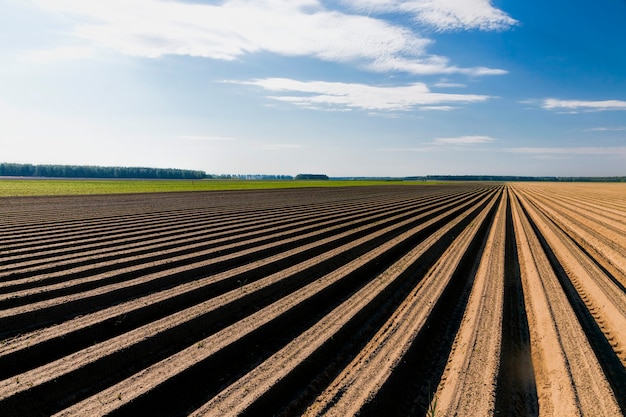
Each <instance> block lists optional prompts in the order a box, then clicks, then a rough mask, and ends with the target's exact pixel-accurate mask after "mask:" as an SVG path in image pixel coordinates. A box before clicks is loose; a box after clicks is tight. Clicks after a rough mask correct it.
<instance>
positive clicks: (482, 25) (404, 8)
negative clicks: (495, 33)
mask: <svg viewBox="0 0 626 417" xmlns="http://www.w3.org/2000/svg"><path fill="white" fill-rule="evenodd" d="M343 3H344V4H347V5H349V6H350V7H352V8H353V9H354V10H358V11H360V12H367V13H408V14H411V15H412V16H413V19H414V20H415V21H416V22H418V23H420V24H424V25H428V26H430V27H433V28H434V29H436V30H439V31H449V30H460V29H479V30H485V31H490V30H503V29H507V28H509V27H510V26H513V25H516V24H517V23H518V22H517V21H516V20H515V19H513V18H511V17H510V16H509V15H508V14H506V13H505V12H503V11H502V10H500V9H497V8H495V7H493V6H492V5H491V1H489V0H344V1H343Z"/></svg>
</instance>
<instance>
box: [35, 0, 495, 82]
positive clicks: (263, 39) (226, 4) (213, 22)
mask: <svg viewBox="0 0 626 417" xmlns="http://www.w3.org/2000/svg"><path fill="white" fill-rule="evenodd" d="M39 4H40V5H41V6H42V7H43V8H46V9H49V10H52V11H55V12H61V13H67V14H71V15H72V16H74V17H75V18H78V20H79V21H82V23H79V24H77V25H76V26H75V28H74V34H75V36H77V37H79V38H81V39H83V40H87V41H89V42H91V43H93V44H95V45H97V46H99V47H103V48H108V49H112V50H115V51H117V52H120V53H124V54H127V55H132V56H140V57H148V58H157V57H161V56H164V55H188V56H196V57H205V58H211V59H218V60H235V59H238V58H240V57H242V56H244V55H246V54H252V53H257V52H269V53H274V54H279V55H283V56H310V57H314V58H317V59H320V60H325V61H332V62H346V63H352V64H355V65H358V66H360V67H362V68H366V69H368V70H370V71H376V72H386V71H403V72H409V73H413V74H438V73H442V74H452V73H460V74H469V75H476V76H480V75H499V74H504V73H506V71H504V70H501V69H494V68H486V67H482V66H478V67H475V68H459V67H457V66H454V65H450V64H449V62H448V59H447V58H445V57H440V56H433V55H429V54H427V52H426V48H427V46H428V45H429V44H430V43H431V42H432V41H431V40H430V39H426V38H423V37H420V36H418V35H417V34H416V33H415V32H413V31H411V30H409V29H407V28H406V27H403V26H398V25H395V24H393V23H391V22H387V21H384V20H382V19H376V18H373V17H368V16H362V15H358V14H347V13H342V12H340V11H338V10H331V9H328V8H326V7H324V6H323V5H322V3H321V2H320V1H319V0H225V1H223V2H220V4H199V3H195V4H191V3H182V2H176V1H162V0H107V1H106V2H103V1H100V0H45V1H44V0H41V1H40V2H39ZM407 12H410V11H407Z"/></svg>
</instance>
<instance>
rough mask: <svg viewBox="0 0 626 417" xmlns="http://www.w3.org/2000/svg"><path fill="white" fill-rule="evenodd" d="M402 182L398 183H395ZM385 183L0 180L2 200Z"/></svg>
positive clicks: (407, 183)
mask: <svg viewBox="0 0 626 417" xmlns="http://www.w3.org/2000/svg"><path fill="white" fill-rule="evenodd" d="M395 182H399V181H395ZM389 183H390V181H385V180H323V181H315V180H302V181H298V180H216V179H206V180H154V179H150V180H135V179H121V180H120V179H30V178H11V179H7V178H6V177H5V178H4V179H2V178H1V177H0V197H25V196H53V195H92V194H136V193H158V192H161V193H164V192H182V191H194V192H195V191H224V190H262V189H276V188H279V189H280V188H312V187H347V186H371V185H385V184H389ZM399 183H401V184H404V185H433V184H437V182H434V181H430V182H427V181H402V182H399Z"/></svg>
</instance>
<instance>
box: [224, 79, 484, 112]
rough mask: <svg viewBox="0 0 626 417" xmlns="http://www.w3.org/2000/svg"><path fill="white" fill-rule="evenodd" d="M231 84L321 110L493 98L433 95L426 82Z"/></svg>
mask: <svg viewBox="0 0 626 417" xmlns="http://www.w3.org/2000/svg"><path fill="white" fill-rule="evenodd" d="M227 82H230V83H237V84H248V85H254V86H258V87H261V88H263V89H265V90H268V91H274V92H286V93H288V94H286V95H272V96H269V98H271V99H273V100H279V101H284V102H288V103H292V104H294V105H297V106H302V107H309V108H310V107H313V108H321V109H338V108H339V109H366V110H385V111H407V110H411V109H413V108H415V107H416V106H420V105H425V106H428V105H438V104H443V103H472V102H483V101H485V100H487V99H489V98H491V97H490V96H484V95H476V94H443V93H433V92H431V91H430V90H429V89H428V87H427V86H426V85H425V84H423V83H413V84H409V85H405V86H391V87H379V86H371V85H366V84H356V83H341V82H326V81H298V80H292V79H286V78H265V79H257V80H253V81H227ZM293 93H295V94H293Z"/></svg>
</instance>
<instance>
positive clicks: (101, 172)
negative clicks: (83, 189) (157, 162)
mask: <svg viewBox="0 0 626 417" xmlns="http://www.w3.org/2000/svg"><path fill="white" fill-rule="evenodd" d="M0 176H3V177H48V178H140V179H202V178H206V173H205V172H204V171H195V170H188V169H176V168H143V167H103V166H91V165H32V164H14V163H6V162H5V163H0Z"/></svg>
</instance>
